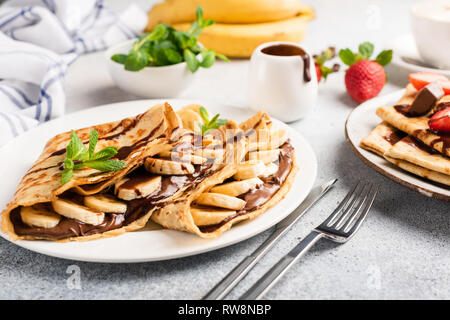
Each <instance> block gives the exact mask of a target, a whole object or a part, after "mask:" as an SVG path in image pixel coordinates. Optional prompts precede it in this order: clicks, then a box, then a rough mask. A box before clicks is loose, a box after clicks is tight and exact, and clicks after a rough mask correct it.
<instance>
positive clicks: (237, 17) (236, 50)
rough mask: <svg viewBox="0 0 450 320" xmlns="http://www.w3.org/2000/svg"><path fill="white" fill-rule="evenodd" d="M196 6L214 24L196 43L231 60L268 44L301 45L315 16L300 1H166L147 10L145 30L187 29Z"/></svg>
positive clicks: (204, 31) (246, 56) (243, 56)
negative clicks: (162, 26) (166, 26)
mask: <svg viewBox="0 0 450 320" xmlns="http://www.w3.org/2000/svg"><path fill="white" fill-rule="evenodd" d="M197 6H201V7H202V8H203V12H204V15H205V19H213V20H214V21H215V22H216V23H215V24H213V25H212V26H209V27H208V28H205V29H204V30H203V33H202V34H201V35H200V36H199V41H200V42H201V43H202V44H203V45H204V46H205V47H206V48H210V49H213V50H215V51H216V52H218V53H221V54H224V55H226V56H228V57H234V58H248V57H250V56H251V54H252V52H253V50H255V48H256V47H257V46H259V45H260V44H262V43H265V42H269V41H292V42H300V41H301V40H302V39H303V37H304V36H305V33H306V22H308V21H309V20H311V19H312V18H313V17H314V11H313V10H312V8H311V7H309V6H306V5H304V4H302V3H301V2H300V0H245V1H242V0H225V1H224V0H166V1H164V2H162V3H158V4H156V5H154V6H153V8H152V9H151V10H150V12H149V14H148V24H147V27H146V31H150V30H152V29H153V28H154V27H155V26H156V25H157V24H158V23H168V24H172V25H173V27H174V28H175V29H178V30H188V29H189V27H190V24H191V22H192V21H194V20H195V11H196V8H197Z"/></svg>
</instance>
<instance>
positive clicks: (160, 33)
mask: <svg viewBox="0 0 450 320" xmlns="http://www.w3.org/2000/svg"><path fill="white" fill-rule="evenodd" d="M166 31H167V26H166V25H164V24H158V25H157V26H156V27H155V29H153V31H152V32H151V33H150V35H149V36H148V39H146V40H147V41H155V40H159V39H161V38H163V37H164V35H165V34H166Z"/></svg>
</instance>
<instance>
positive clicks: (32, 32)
mask: <svg viewBox="0 0 450 320" xmlns="http://www.w3.org/2000/svg"><path fill="white" fill-rule="evenodd" d="M146 22H147V17H146V14H145V12H144V11H143V10H141V9H139V8H138V7H137V6H135V5H131V6H130V7H128V9H127V10H125V11H124V12H123V13H121V14H120V15H117V14H115V13H114V12H112V11H111V10H110V9H108V8H107V7H105V6H104V5H103V0H83V1H74V0H9V1H6V2H5V3H4V4H3V5H1V6H0V146H1V145H3V144H5V143H7V142H8V141H10V140H11V139H12V138H14V137H16V136H17V135H19V134H21V133H23V132H25V131H27V130H28V129H30V128H32V127H35V126H37V125H38V124H39V123H42V122H44V121H47V120H50V119H53V118H56V117H58V116H61V115H62V114H64V111H65V94H64V77H65V73H66V70H67V68H68V66H69V65H70V64H71V63H72V62H73V61H75V59H76V58H77V57H78V56H79V55H80V54H83V53H87V52H93V51H97V50H103V49H105V48H107V47H109V46H111V45H112V44H114V43H117V42H120V41H124V40H126V39H131V38H135V37H137V36H138V35H139V33H140V32H141V31H142V30H143V28H144V27H145V24H146Z"/></svg>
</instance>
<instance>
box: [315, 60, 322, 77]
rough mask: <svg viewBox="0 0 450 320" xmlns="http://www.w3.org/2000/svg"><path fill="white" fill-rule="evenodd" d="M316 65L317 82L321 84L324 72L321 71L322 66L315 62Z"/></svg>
mask: <svg viewBox="0 0 450 320" xmlns="http://www.w3.org/2000/svg"><path fill="white" fill-rule="evenodd" d="M314 64H315V66H316V74H317V82H320V79H321V78H322V71H320V66H319V65H318V64H317V62H315V63H314Z"/></svg>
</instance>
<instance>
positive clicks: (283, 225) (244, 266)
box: [202, 179, 337, 300]
mask: <svg viewBox="0 0 450 320" xmlns="http://www.w3.org/2000/svg"><path fill="white" fill-rule="evenodd" d="M336 181H337V179H334V180H331V181H328V182H326V183H324V184H322V185H320V186H317V187H315V188H313V189H312V190H311V192H310V193H309V194H308V196H307V197H306V199H305V200H304V201H303V202H302V203H301V204H300V205H299V206H298V207H297V208H296V209H295V210H294V211H293V212H292V213H291V214H290V215H289V216H287V217H286V218H285V219H284V220H282V221H281V222H279V223H278V224H277V225H276V226H275V230H274V232H273V233H272V234H271V235H270V237H269V238H267V240H266V241H264V243H263V244H262V245H261V246H259V247H258V249H256V250H255V251H254V252H253V253H252V254H251V255H249V256H247V257H246V258H245V259H244V260H242V262H241V263H240V264H238V265H237V266H236V267H235V268H234V269H233V270H232V271H231V272H230V273H228V275H226V276H225V278H223V279H222V281H220V282H219V283H218V284H217V285H216V286H215V287H214V288H213V289H212V290H211V291H209V292H208V293H207V294H206V295H205V296H204V297H203V298H202V300H221V299H223V298H224V297H225V296H226V295H227V294H228V293H229V292H230V291H231V289H233V288H234V287H235V286H236V285H237V283H238V282H239V281H240V280H241V279H242V278H244V277H245V275H246V274H247V273H248V272H249V271H250V270H251V269H252V268H253V266H254V265H255V264H256V263H257V262H258V261H259V260H260V259H261V258H262V257H263V256H264V255H265V254H266V253H267V251H269V250H270V249H271V248H272V247H273V245H274V244H275V243H276V241H277V240H278V239H279V238H280V237H281V236H283V235H284V234H285V233H286V232H287V231H288V230H289V228H290V227H291V226H293V225H294V224H295V223H296V222H297V221H298V219H299V218H300V217H301V216H302V215H303V214H304V213H305V212H307V211H308V210H309V209H310V208H311V207H312V206H313V205H314V204H315V203H316V202H317V201H318V200H319V199H320V198H322V196H323V195H324V194H325V193H327V192H328V190H330V189H331V187H332V186H333V185H334V184H335V183H336Z"/></svg>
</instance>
